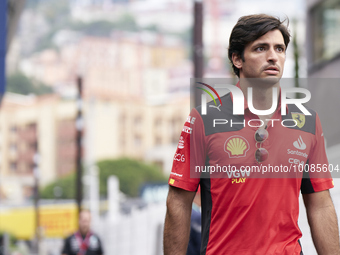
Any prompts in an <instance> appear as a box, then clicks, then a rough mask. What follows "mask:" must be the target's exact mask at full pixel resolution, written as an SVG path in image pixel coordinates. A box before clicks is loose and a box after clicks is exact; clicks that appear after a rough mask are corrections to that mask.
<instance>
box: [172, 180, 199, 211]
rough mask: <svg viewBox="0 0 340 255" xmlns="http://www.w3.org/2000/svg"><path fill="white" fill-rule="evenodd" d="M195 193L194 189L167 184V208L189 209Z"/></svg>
mask: <svg viewBox="0 0 340 255" xmlns="http://www.w3.org/2000/svg"><path fill="white" fill-rule="evenodd" d="M195 194H196V192H195V191H187V190H184V189H180V188H176V187H173V186H171V185H169V193H168V198H167V201H166V204H167V207H168V209H169V208H178V209H180V208H183V209H185V208H190V209H191V205H192V201H193V200H194V197H195Z"/></svg>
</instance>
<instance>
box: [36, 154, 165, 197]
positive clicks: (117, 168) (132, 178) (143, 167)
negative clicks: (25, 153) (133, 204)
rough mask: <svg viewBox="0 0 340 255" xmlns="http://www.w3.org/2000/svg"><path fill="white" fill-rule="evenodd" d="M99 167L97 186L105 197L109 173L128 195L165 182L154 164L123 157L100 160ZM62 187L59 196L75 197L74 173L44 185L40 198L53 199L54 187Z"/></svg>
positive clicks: (133, 195)
mask: <svg viewBox="0 0 340 255" xmlns="http://www.w3.org/2000/svg"><path fill="white" fill-rule="evenodd" d="M97 165H98V167H99V187H100V196H101V197H107V180H108V178H109V177H110V176H111V175H115V176H117V178H118V179H119V186H120V190H121V191H122V192H123V193H125V194H126V195H128V196H131V197H136V196H138V194H139V189H140V187H141V186H142V185H143V184H145V183H150V182H163V181H164V182H165V181H166V180H167V177H165V176H164V175H163V174H162V172H161V169H159V168H158V167H156V166H154V165H150V164H145V163H143V162H140V161H137V160H133V159H128V158H123V159H117V160H102V161H99V162H98V163H97ZM56 186H59V187H61V188H62V190H63V193H62V196H61V197H60V198H62V199H72V198H74V197H75V174H72V175H69V176H67V177H64V178H61V179H59V180H57V181H55V182H53V183H51V184H49V185H47V186H46V187H44V188H43V189H42V191H41V193H40V196H41V198H46V199H48V198H49V199H53V198H55V197H54V192H53V191H54V187H56Z"/></svg>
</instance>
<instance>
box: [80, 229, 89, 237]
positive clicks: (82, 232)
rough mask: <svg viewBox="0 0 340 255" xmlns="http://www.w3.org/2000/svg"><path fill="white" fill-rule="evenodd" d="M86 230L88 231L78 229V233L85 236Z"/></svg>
mask: <svg viewBox="0 0 340 255" xmlns="http://www.w3.org/2000/svg"><path fill="white" fill-rule="evenodd" d="M88 232H89V231H81V230H79V233H80V234H81V235H82V236H86V235H87V233H88Z"/></svg>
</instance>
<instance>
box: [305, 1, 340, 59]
mask: <svg viewBox="0 0 340 255" xmlns="http://www.w3.org/2000/svg"><path fill="white" fill-rule="evenodd" d="M311 20H312V21H313V22H314V24H312V25H311V27H312V28H313V29H314V30H313V31H312V33H313V62H314V63H319V62H322V61H325V60H330V59H332V58H334V57H335V56H336V55H338V54H340V43H339V41H340V1H337V0H326V1H323V2H322V3H320V4H319V5H317V6H316V7H315V8H313V9H312V11H311Z"/></svg>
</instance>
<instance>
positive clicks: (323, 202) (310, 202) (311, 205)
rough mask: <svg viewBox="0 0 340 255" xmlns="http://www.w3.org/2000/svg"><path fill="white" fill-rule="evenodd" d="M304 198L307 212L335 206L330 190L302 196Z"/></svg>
mask: <svg viewBox="0 0 340 255" xmlns="http://www.w3.org/2000/svg"><path fill="white" fill-rule="evenodd" d="M302 196H303V201H304V203H305V206H306V210H307V211H308V210H310V209H320V208H324V207H328V206H333V202H332V199H331V195H330V193H329V190H324V191H320V192H314V193H309V194H302Z"/></svg>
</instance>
